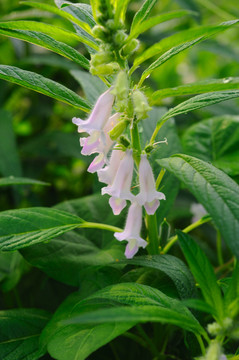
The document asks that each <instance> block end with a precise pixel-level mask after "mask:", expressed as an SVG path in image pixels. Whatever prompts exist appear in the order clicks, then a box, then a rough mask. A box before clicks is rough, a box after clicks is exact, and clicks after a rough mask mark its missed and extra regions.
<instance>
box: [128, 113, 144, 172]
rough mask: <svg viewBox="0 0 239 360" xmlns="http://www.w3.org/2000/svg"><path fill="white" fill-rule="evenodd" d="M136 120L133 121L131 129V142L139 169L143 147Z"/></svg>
mask: <svg viewBox="0 0 239 360" xmlns="http://www.w3.org/2000/svg"><path fill="white" fill-rule="evenodd" d="M134 120H135V119H134ZM134 120H133V122H132V125H131V128H130V135H131V142H132V148H133V153H134V160H135V162H136V165H137V167H139V163H140V155H141V145H140V137H139V129H138V124H137V122H136V121H134Z"/></svg>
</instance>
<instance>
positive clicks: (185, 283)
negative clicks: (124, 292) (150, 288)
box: [121, 255, 195, 299]
mask: <svg viewBox="0 0 239 360" xmlns="http://www.w3.org/2000/svg"><path fill="white" fill-rule="evenodd" d="M121 262H122V261H121ZM123 262H126V263H127V264H129V265H137V266H143V267H147V268H150V269H157V270H160V271H162V272H163V273H165V274H166V275H167V276H168V277H170V279H171V280H172V281H173V282H174V284H175V286H176V288H177V290H178V293H179V296H180V297H181V298H182V299H185V298H191V297H193V296H194V295H195V285H194V280H193V277H192V274H191V273H190V271H189V270H188V268H187V266H185V264H184V263H183V262H182V261H181V260H180V259H178V258H176V257H175V256H172V255H148V256H137V257H135V258H133V259H132V260H125V261H123Z"/></svg>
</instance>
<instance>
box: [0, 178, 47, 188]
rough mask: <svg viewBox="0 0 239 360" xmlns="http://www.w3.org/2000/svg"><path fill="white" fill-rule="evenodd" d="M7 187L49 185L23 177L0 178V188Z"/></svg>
mask: <svg viewBox="0 0 239 360" xmlns="http://www.w3.org/2000/svg"><path fill="white" fill-rule="evenodd" d="M9 185H44V186H46V185H50V184H48V183H46V182H43V181H38V180H34V179H28V178H23V177H15V176H9V177H4V178H0V186H9Z"/></svg>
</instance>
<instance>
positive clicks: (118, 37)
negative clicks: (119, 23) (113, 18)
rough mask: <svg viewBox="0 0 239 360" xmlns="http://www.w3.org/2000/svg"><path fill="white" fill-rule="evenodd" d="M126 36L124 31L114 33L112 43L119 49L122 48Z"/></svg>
mask: <svg viewBox="0 0 239 360" xmlns="http://www.w3.org/2000/svg"><path fill="white" fill-rule="evenodd" d="M127 37H128V36H127V34H126V33H125V31H124V30H118V31H116V33H115V34H114V37H113V38H114V42H115V44H116V45H118V46H119V47H122V45H123V44H124V43H125V41H126V39H127Z"/></svg>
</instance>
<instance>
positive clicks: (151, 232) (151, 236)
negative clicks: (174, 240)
mask: <svg viewBox="0 0 239 360" xmlns="http://www.w3.org/2000/svg"><path fill="white" fill-rule="evenodd" d="M146 222H147V228H148V241H149V245H148V246H147V250H148V253H149V254H150V255H155V254H158V253H159V237H158V224H157V217H156V214H154V215H148V214H146Z"/></svg>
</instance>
